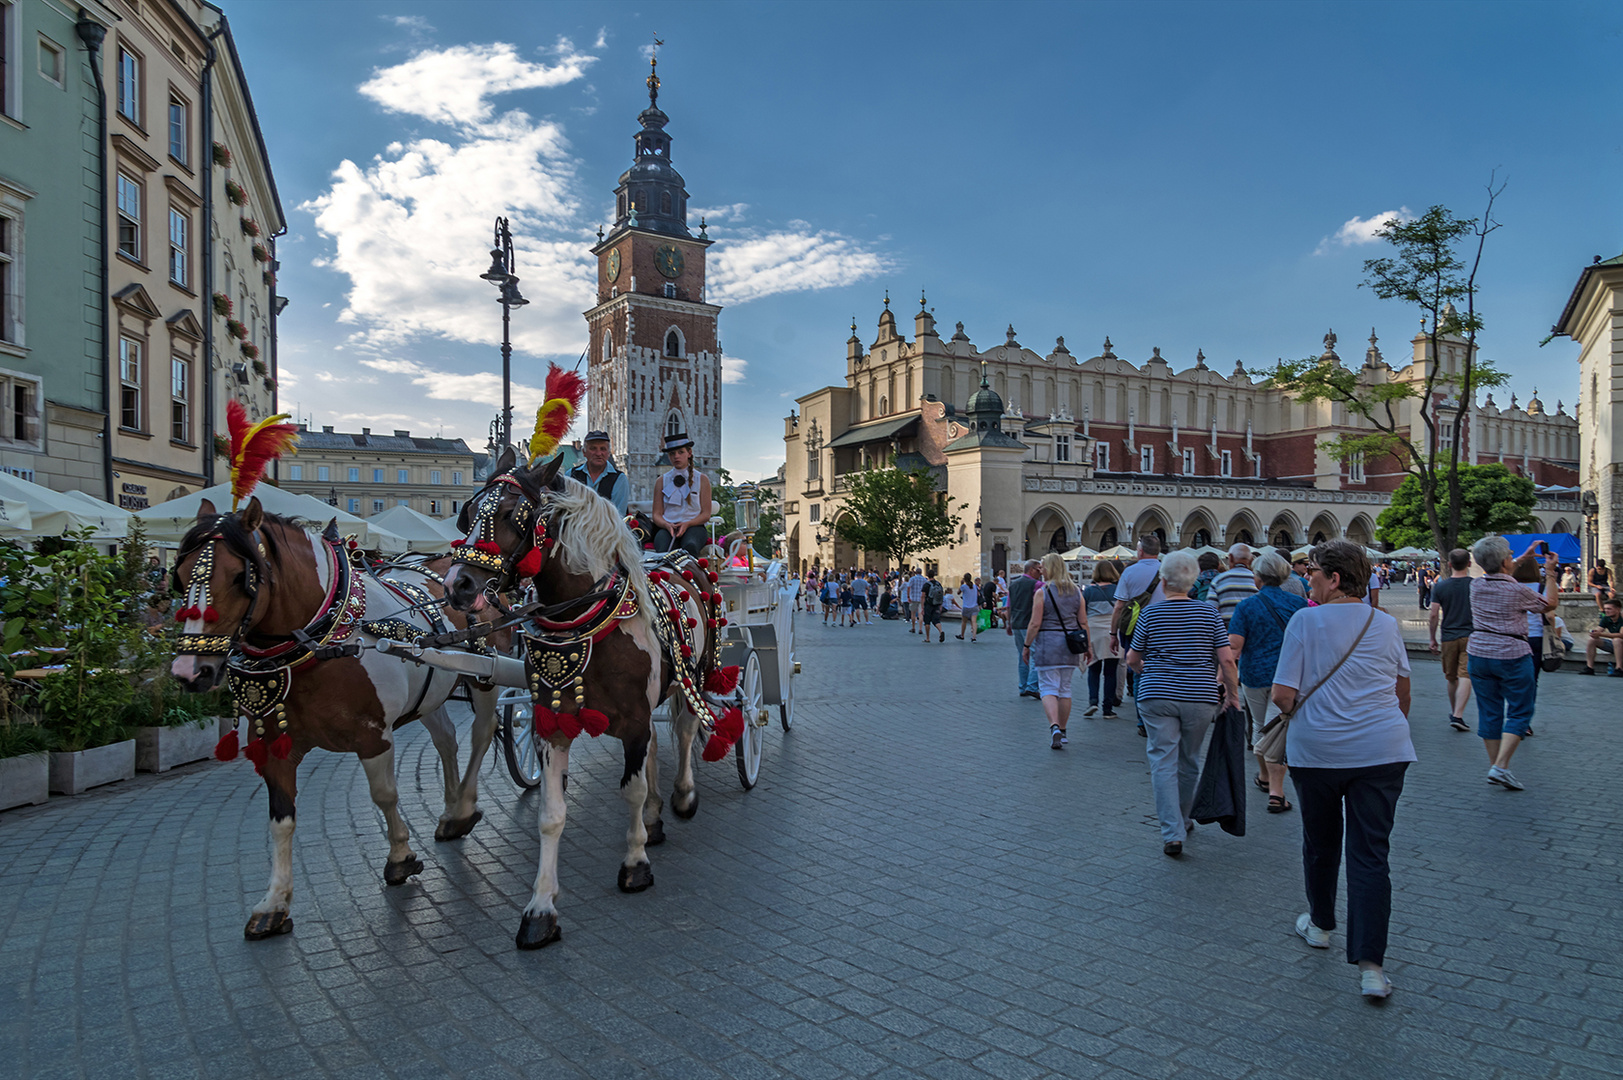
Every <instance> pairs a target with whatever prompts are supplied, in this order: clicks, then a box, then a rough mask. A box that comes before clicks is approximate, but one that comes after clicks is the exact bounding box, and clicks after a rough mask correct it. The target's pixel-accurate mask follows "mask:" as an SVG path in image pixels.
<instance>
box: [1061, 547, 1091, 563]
mask: <svg viewBox="0 0 1623 1080" xmlns="http://www.w3.org/2000/svg"><path fill="white" fill-rule="evenodd" d="M1098 554H1099V553H1098V552H1097V551H1094V550H1093V549H1092V548H1090V547H1088V546H1087V545H1086V544H1078V545H1076V547H1074V548H1072V549H1071V550H1070V551H1067V552H1065V554H1063V555H1061V556H1060V558H1062V559H1064V560H1065V561H1066V562H1076V561H1077V560H1078V559H1092V558H1096V557H1097V556H1098Z"/></svg>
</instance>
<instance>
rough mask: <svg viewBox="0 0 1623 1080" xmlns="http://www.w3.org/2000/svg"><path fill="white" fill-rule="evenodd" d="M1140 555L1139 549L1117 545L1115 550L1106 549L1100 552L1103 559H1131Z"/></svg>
mask: <svg viewBox="0 0 1623 1080" xmlns="http://www.w3.org/2000/svg"><path fill="white" fill-rule="evenodd" d="M1137 554H1138V549H1137V548H1130V547H1128V546H1127V545H1126V544H1117V545H1116V546H1115V547H1113V548H1106V549H1105V550H1103V551H1101V552H1099V558H1101V559H1131V558H1133V557H1134V556H1135V555H1137Z"/></svg>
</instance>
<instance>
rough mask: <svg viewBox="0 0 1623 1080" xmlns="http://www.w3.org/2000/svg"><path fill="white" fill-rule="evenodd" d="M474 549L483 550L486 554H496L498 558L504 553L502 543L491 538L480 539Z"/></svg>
mask: <svg viewBox="0 0 1623 1080" xmlns="http://www.w3.org/2000/svg"><path fill="white" fill-rule="evenodd" d="M473 550H475V551H482V552H484V553H485V554H486V555H495V556H496V557H497V558H500V557H501V553H502V549H501V545H499V544H497V543H495V542H494V541H491V540H481V541H479V542H478V543H477V544H475V545H473Z"/></svg>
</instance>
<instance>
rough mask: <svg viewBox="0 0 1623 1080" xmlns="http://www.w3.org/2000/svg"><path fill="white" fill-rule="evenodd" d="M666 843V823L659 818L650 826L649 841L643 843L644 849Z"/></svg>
mask: <svg viewBox="0 0 1623 1080" xmlns="http://www.w3.org/2000/svg"><path fill="white" fill-rule="evenodd" d="M664 842H665V823H664V822H663V821H661V820H660V819H659V818H655V819H654V823H653V824H652V825H650V826H648V839H646V840H644V841H643V842H642V846H643V847H657V846H658V845H660V844H663V843H664Z"/></svg>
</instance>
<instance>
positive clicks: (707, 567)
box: [699, 555, 710, 570]
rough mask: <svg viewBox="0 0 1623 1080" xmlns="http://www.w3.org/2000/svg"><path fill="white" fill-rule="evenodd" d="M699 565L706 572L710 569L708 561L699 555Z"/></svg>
mask: <svg viewBox="0 0 1623 1080" xmlns="http://www.w3.org/2000/svg"><path fill="white" fill-rule="evenodd" d="M699 565H700V566H702V567H704V568H705V569H706V570H708V569H710V560H709V559H707V558H705V557H704V556H703V555H700V556H699Z"/></svg>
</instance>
